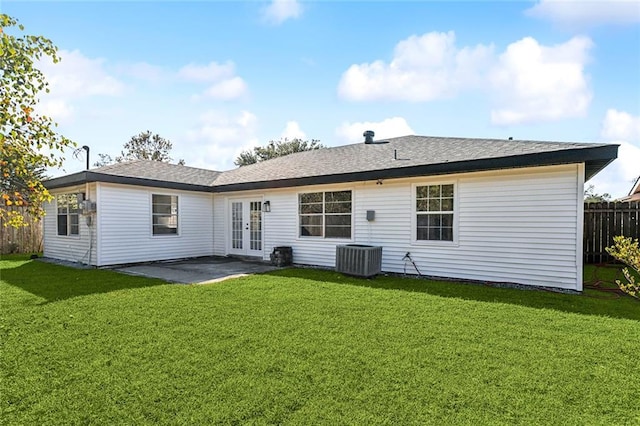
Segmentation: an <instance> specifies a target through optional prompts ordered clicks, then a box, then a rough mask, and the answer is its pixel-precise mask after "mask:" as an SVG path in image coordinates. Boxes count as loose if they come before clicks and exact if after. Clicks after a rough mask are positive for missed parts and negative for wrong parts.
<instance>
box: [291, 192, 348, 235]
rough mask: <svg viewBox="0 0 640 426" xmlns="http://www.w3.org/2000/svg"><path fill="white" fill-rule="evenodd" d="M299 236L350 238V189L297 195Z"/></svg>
mask: <svg viewBox="0 0 640 426" xmlns="http://www.w3.org/2000/svg"><path fill="white" fill-rule="evenodd" d="M298 206H299V209H298V212H299V216H300V218H299V223H300V232H299V235H300V236H301V237H324V238H345V239H350V238H351V206H352V204H351V191H327V192H308V193H304V194H300V195H299V196H298Z"/></svg>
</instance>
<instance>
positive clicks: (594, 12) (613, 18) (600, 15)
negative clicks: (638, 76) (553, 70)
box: [525, 0, 640, 27]
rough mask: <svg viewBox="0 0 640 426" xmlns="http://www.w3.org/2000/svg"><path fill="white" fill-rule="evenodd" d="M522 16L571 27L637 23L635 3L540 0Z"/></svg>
mask: <svg viewBox="0 0 640 426" xmlns="http://www.w3.org/2000/svg"><path fill="white" fill-rule="evenodd" d="M525 14H526V15H528V16H531V17H534V18H540V19H544V20H548V21H551V22H553V23H555V24H559V25H563V26H571V27H591V26H598V25H608V24H611V25H625V24H633V23H637V22H640V3H638V0H540V1H539V2H538V3H536V4H535V5H534V6H533V7H531V8H530V9H527V10H526V11H525Z"/></svg>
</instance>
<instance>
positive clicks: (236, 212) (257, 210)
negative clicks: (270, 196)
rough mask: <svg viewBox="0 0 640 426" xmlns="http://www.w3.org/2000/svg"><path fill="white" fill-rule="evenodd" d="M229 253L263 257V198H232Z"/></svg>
mask: <svg viewBox="0 0 640 426" xmlns="http://www.w3.org/2000/svg"><path fill="white" fill-rule="evenodd" d="M229 208H230V209H231V211H230V215H229V218H230V220H231V223H230V225H231V226H230V227H229V229H230V230H231V235H230V237H231V238H230V244H229V253H230V254H239V255H244V256H260V257H262V200H261V199H242V200H238V199H232V200H230V203H229Z"/></svg>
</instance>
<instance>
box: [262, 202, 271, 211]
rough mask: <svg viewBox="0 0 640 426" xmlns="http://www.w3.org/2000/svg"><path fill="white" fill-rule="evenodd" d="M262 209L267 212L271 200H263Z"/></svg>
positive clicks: (269, 208) (269, 209)
mask: <svg viewBox="0 0 640 426" xmlns="http://www.w3.org/2000/svg"><path fill="white" fill-rule="evenodd" d="M262 211H263V212H267V213H269V212H270V211H271V201H265V202H264V203H262Z"/></svg>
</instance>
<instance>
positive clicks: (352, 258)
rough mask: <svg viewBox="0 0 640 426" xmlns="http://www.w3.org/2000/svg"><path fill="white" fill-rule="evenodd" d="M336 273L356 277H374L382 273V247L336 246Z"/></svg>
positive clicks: (361, 245)
mask: <svg viewBox="0 0 640 426" xmlns="http://www.w3.org/2000/svg"><path fill="white" fill-rule="evenodd" d="M336 271H337V272H341V273H343V274H347V275H353V276H356V277H365V278H369V277H373V276H374V275H377V274H379V273H380V272H381V271H382V247H379V246H369V245H363V244H347V245H343V246H336Z"/></svg>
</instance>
